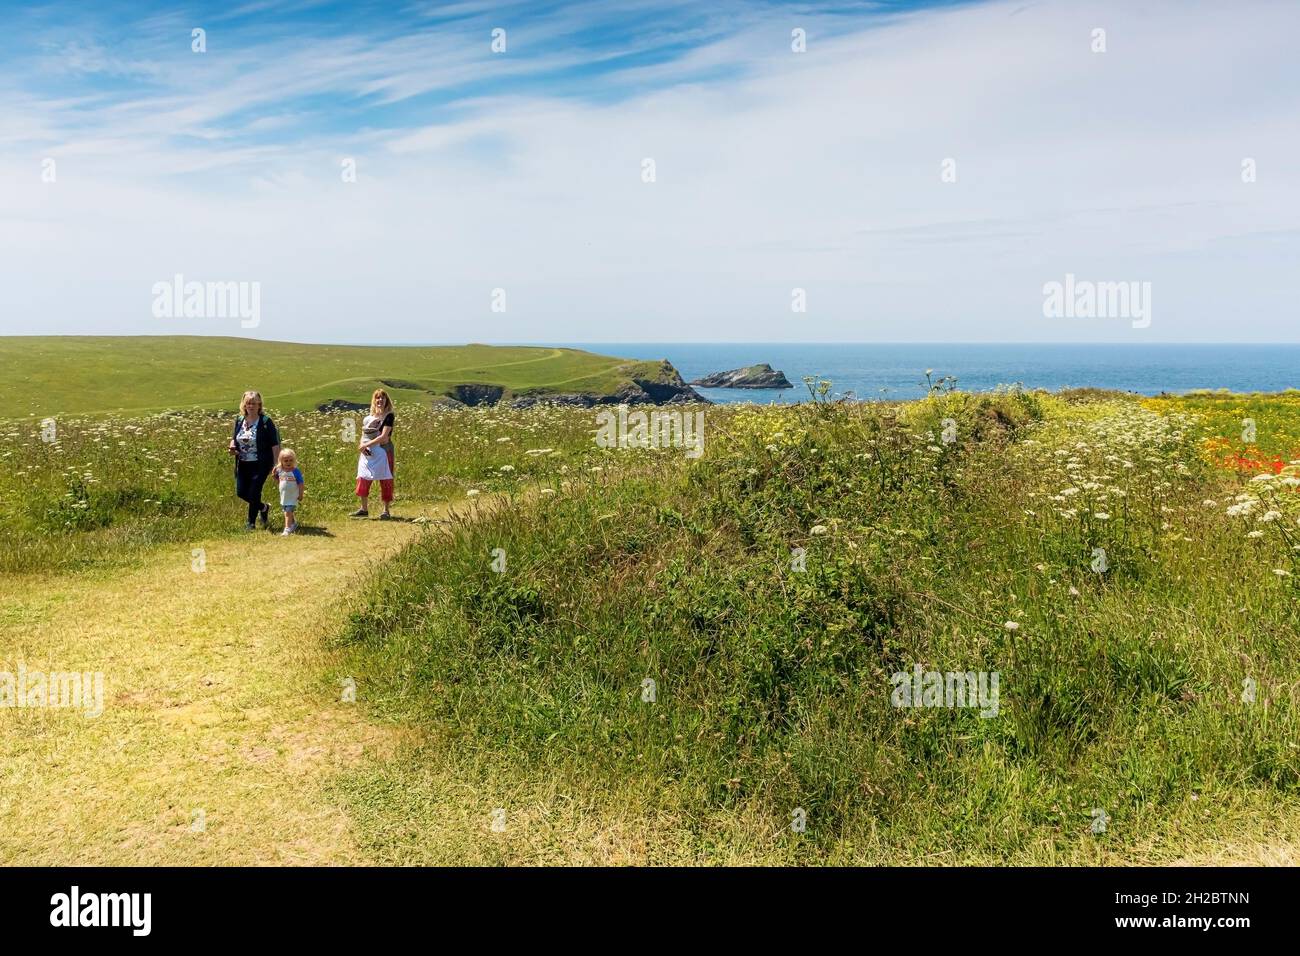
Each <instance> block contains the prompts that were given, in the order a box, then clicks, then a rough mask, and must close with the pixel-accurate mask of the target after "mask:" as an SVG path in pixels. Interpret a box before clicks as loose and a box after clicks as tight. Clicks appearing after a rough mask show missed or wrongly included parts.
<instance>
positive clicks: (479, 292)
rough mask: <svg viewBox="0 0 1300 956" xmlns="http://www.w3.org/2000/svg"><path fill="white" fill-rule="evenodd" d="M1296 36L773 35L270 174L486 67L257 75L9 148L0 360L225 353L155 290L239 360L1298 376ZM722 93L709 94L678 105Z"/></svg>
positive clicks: (1285, 29) (999, 13) (1185, 8)
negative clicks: (1070, 295)
mask: <svg viewBox="0 0 1300 956" xmlns="http://www.w3.org/2000/svg"><path fill="white" fill-rule="evenodd" d="M792 23H794V25H804V24H806V25H807V26H806V28H807V29H808V36H809V50H808V52H807V53H805V54H793V53H791V52H790V50H789V30H790V27H791V24H792ZM1098 26H1101V27H1104V28H1105V29H1106V30H1107V45H1108V51H1107V52H1106V53H1104V54H1094V53H1092V52H1091V51H1090V49H1089V41H1090V32H1091V30H1092V29H1093V28H1094V27H1098ZM1297 27H1300V11H1298V10H1297V9H1296V8H1294V7H1290V6H1284V5H1276V4H1269V3H1264V2H1259V3H1241V4H1234V5H1231V6H1225V5H1219V4H1211V3H1187V2H1174V0H1166V2H1163V3H1152V4H1145V5H1143V6H1142V7H1141V8H1134V7H1133V5H1131V4H1128V3H1124V2H1120V0H1116V2H1109V3H1092V4H1087V5H1079V4H1068V5H1067V4H1048V3H1045V4H1037V5H1033V6H1029V7H1024V6H1023V4H1017V3H1008V4H993V5H987V6H979V7H966V8H957V9H945V10H939V11H931V12H925V13H918V14H915V15H910V16H907V17H898V18H894V17H891V18H889V19H888V20H886V21H881V22H875V21H863V22H862V23H860V24H858V25H857V26H855V27H854V28H853V29H852V30H850V29H848V27H847V24H846V21H845V20H844V19H843V18H825V19H819V18H816V17H812V16H808V17H792V15H791V14H789V13H780V12H777V11H773V12H771V13H770V14H769V15H768V16H767V17H766V18H764V19H757V18H755V17H752V16H751V17H748V18H746V19H744V20H743V21H740V22H738V23H737V28H736V31H735V32H734V33H733V34H731V35H728V36H726V37H725V38H724V39H722V40H720V41H719V42H717V43H714V44H710V45H706V46H704V47H701V48H700V49H698V50H696V51H695V52H694V53H692V54H691V55H690V56H689V57H686V58H683V59H682V60H680V61H677V62H674V63H671V64H667V65H662V66H656V67H647V68H645V70H644V71H642V72H641V73H640V75H638V76H635V77H633V76H631V75H624V76H622V77H621V79H620V80H619V83H620V85H622V84H624V83H627V82H631V81H632V80H635V81H636V82H638V83H643V82H646V81H648V80H650V79H653V81H654V84H655V89H654V90H653V91H651V92H645V93H642V94H640V95H637V96H633V97H630V98H627V99H621V100H619V101H618V102H615V103H607V104H601V103H600V102H599V98H598V97H593V98H592V99H591V100H590V101H585V102H584V101H579V100H575V99H573V98H560V97H555V96H552V97H546V96H542V95H540V94H539V95H532V96H520V95H517V94H516V95H511V96H501V97H494V98H481V99H478V100H475V101H472V102H462V103H460V104H458V105H457V106H456V107H455V110H454V112H453V114H452V115H453V116H455V117H458V118H454V119H452V120H449V121H446V122H439V123H430V124H428V125H427V126H425V127H423V128H408V127H406V126H402V127H398V128H393V129H386V128H384V127H383V125H382V124H379V123H376V124H374V125H373V126H371V127H370V128H367V129H362V130H358V131H356V132H352V133H349V134H346V135H339V136H338V137H337V138H335V137H331V136H328V135H325V134H322V133H320V132H314V133H312V134H311V135H310V136H304V137H302V138H300V139H298V140H296V141H294V140H288V139H276V140H274V141H272V142H270V143H264V142H261V141H257V142H249V141H248V139H247V137H246V136H243V135H242V134H241V135H232V132H231V129H230V127H228V126H227V125H224V124H220V123H218V121H219V120H221V119H222V118H223V117H229V116H232V115H236V114H239V113H240V112H241V111H243V110H247V109H248V108H249V107H250V106H266V107H275V105H276V104H278V103H282V102H287V101H289V100H291V99H292V98H293V97H297V96H302V95H318V94H322V93H324V92H326V91H331V90H335V91H336V90H338V89H340V88H341V87H342V86H346V85H347V84H354V85H355V87H356V89H358V90H363V91H368V92H370V93H373V94H375V95H377V96H380V97H381V98H383V99H384V100H394V99H398V98H401V97H404V96H410V95H413V94H415V93H417V92H419V91H421V90H428V89H438V88H442V87H443V86H445V85H447V84H454V83H459V82H462V81H463V80H464V79H465V78H467V77H471V76H474V75H476V74H477V72H478V71H481V70H482V69H484V68H485V67H484V66H483V65H482V63H481V60H482V57H480V56H478V54H473V55H470V54H467V53H465V52H464V51H463V50H459V49H457V48H455V46H454V44H449V45H448V46H447V47H446V48H445V49H443V50H442V52H443V53H445V54H446V55H445V56H438V57H431V56H429V55H428V53H429V52H430V51H429V49H428V47H427V46H422V45H421V44H420V43H417V42H412V41H410V40H405V41H401V40H394V41H391V42H388V43H385V44H381V45H379V46H377V47H376V46H370V47H366V48H364V49H363V48H361V47H360V46H359V45H358V43H357V42H356V41H355V40H351V39H341V40H337V41H333V42H331V43H330V44H329V45H327V46H326V47H325V48H323V49H316V50H314V51H312V52H311V53H310V54H308V53H303V54H302V55H294V56H287V57H285V58H283V59H281V60H276V61H274V62H270V61H267V60H266V59H265V57H260V58H259V57H253V56H250V55H248V54H246V53H245V54H240V55H239V56H237V57H236V58H235V62H236V63H237V65H238V68H237V69H235V68H234V67H229V66H227V67H225V68H223V69H224V70H232V69H233V70H234V72H235V73H237V74H238V75H237V76H233V75H228V74H226V73H223V76H225V77H226V79H225V80H223V82H222V83H221V85H220V87H219V88H215V89H209V88H207V87H205V86H204V85H203V83H202V82H200V80H199V79H197V78H195V77H192V76H189V77H187V76H173V77H172V87H170V88H169V89H168V90H167V91H166V92H164V93H162V94H159V95H158V96H156V97H151V98H148V99H142V100H140V101H138V102H135V103H132V104H127V105H123V106H119V107H115V108H114V109H113V110H112V111H111V112H110V113H109V114H107V116H108V117H109V118H108V119H107V120H105V121H104V122H103V123H102V124H98V125H95V124H92V126H91V128H89V129H82V130H72V129H70V128H69V127H66V126H62V125H60V124H59V123H58V122H54V121H51V120H49V119H48V118H43V116H42V114H41V109H40V104H39V103H35V104H34V103H32V102H30V101H28V102H26V103H23V104H21V106H22V108H21V109H19V110H17V111H16V112H15V113H12V114H9V116H8V118H7V119H5V120H0V142H9V143H13V142H25V144H26V145H25V148H26V149H28V150H29V152H28V154H27V155H25V156H24V155H22V154H21V153H20V152H15V151H13V150H7V151H6V153H5V155H4V158H3V159H0V209H3V210H4V211H3V212H2V213H0V259H2V261H3V263H4V265H3V266H0V316H3V318H0V330H3V331H9V332H25V333H39V332H44V331H80V332H90V331H95V332H103V333H109V332H164V331H165V332H178V331H195V332H199V331H202V332H215V331H221V332H229V333H231V334H238V332H237V331H236V330H235V329H226V328H222V327H220V324H219V323H217V324H209V325H204V326H188V325H185V324H184V323H179V322H177V323H172V324H170V325H167V327H165V328H163V327H161V326H160V323H159V322H158V321H157V320H154V319H152V318H151V317H150V315H149V303H150V301H151V300H150V296H149V290H150V287H151V285H152V283H153V282H155V281H157V280H159V279H162V278H166V277H169V276H171V275H172V274H174V273H176V272H182V273H184V274H185V275H186V276H189V277H194V278H200V279H245V280H258V281H261V282H262V284H263V290H264V291H263V303H264V304H263V323H262V326H261V328H260V329H258V330H257V331H258V334H260V335H264V336H266V337H270V338H283V339H302V340H317V339H322V340H323V339H330V340H350V341H420V340H423V341H463V340H476V341H508V340H513V341H538V340H550V341H581V340H584V339H585V340H592V341H614V340H620V339H621V340H627V341H645V340H664V341H681V340H705V341H716V340H729V339H737V340H894V341H909V340H957V341H971V340H992V341H999V340H1039V339H1041V340H1056V341H1061V340H1065V341H1071V340H1140V341H1158V340H1172V341H1177V340H1182V341H1194V340H1201V341H1205V340H1209V341H1238V340H1241V341H1246V340H1255V341H1276V340H1295V339H1296V337H1297V336H1296V331H1295V328H1296V327H1295V325H1294V323H1293V322H1291V321H1289V319H1290V307H1291V303H1292V302H1294V300H1295V297H1296V294H1297V292H1298V291H1300V289H1297V279H1296V270H1295V269H1294V261H1295V258H1296V253H1297V251H1300V249H1298V248H1297V231H1296V230H1297V228H1300V221H1298V219H1300V174H1298V173H1297V171H1296V166H1295V163H1294V161H1293V160H1294V157H1295V156H1296V155H1300V130H1297V128H1296V124H1295V115H1294V102H1295V97H1296V93H1297V92H1298V90H1297V87H1298V86H1300V83H1298V82H1297V80H1298V79H1300V67H1297V66H1296V65H1295V63H1294V62H1293V60H1294V58H1293V56H1292V54H1291V50H1290V49H1289V48H1288V39H1287V38H1289V37H1294V36H1295V35H1296V30H1297ZM545 34H546V31H544V30H539V31H538V35H539V36H543V35H545ZM561 34H562V31H560V30H556V31H554V33H553V35H554V36H559V35H561ZM539 42H545V41H539ZM512 43H513V39H512ZM484 45H486V43H484ZM537 56H539V57H542V58H544V59H545V60H546V62H547V63H548V64H550V65H562V64H567V63H572V62H574V61H575V60H576V59H579V58H580V56H579V54H578V53H577V52H575V51H574V50H572V49H569V48H567V47H564V48H559V49H554V50H549V51H546V52H541V51H538V52H537ZM118 68H119V69H125V68H126V67H122V66H119V67H118ZM491 68H496V66H495V64H493V65H492V66H491ZM506 68H510V69H519V70H525V69H527V70H532V69H536V68H537V63H532V64H531V65H525V64H523V63H522V61H521V63H520V64H519V65H518V66H510V67H506ZM712 68H718V69H720V70H723V71H724V72H726V73H727V74H729V78H726V79H710V80H709V81H707V82H688V80H689V78H691V77H693V76H697V75H700V73H701V71H705V72H707V71H708V70H709V69H712ZM171 69H172V70H173V71H175V69H176V67H175V66H173V67H172V68H171ZM6 112H7V111H6ZM283 114H284V116H285V117H286V119H285V121H284V122H285V124H286V126H288V127H292V119H293V117H292V104H291V103H287V105H285V107H284V110H283ZM56 115H63V114H62V113H61V112H58V113H56ZM268 122H270V121H268V120H264V119H260V118H252V119H250V120H249V121H248V123H247V127H240V128H239V129H238V130H237V132H239V131H242V132H247V128H248V127H251V128H252V129H253V130H254V131H264V127H265V126H266V124H267V123H268ZM57 133H62V134H63V135H64V136H65V137H66V138H65V139H64V140H63V141H62V142H57V141H54V140H52V139H51V137H52V136H53V135H55V134H57ZM182 134H183V135H182ZM204 135H207V136H208V139H207V141H206V142H203V143H202V144H199V143H198V142H196V140H197V138H198V137H201V136H204ZM24 138H25V139H24ZM226 138H231V139H233V140H234V141H233V142H225V141H224V140H225V139H226ZM45 155H52V156H55V157H56V158H57V159H58V160H59V179H58V182H57V183H56V184H54V185H43V184H41V183H40V181H39V173H40V168H39V161H40V158H41V157H42V156H45ZM347 156H355V158H356V159H357V161H358V164H359V173H360V181H359V182H358V183H356V184H345V183H343V182H341V180H340V175H339V170H340V167H339V163H340V160H341V158H343V157H347ZM645 157H652V158H653V159H654V160H655V162H656V165H657V173H658V181H657V182H655V183H654V184H646V183H643V182H641V179H640V170H641V162H642V159H643V158H645ZM948 157H951V158H953V159H954V160H955V161H956V168H957V174H958V178H957V182H956V183H950V184H949V183H943V182H941V181H940V163H941V161H942V160H943V159H945V158H948ZM1244 157H1253V158H1254V159H1255V160H1256V161H1257V162H1258V169H1259V178H1258V182H1256V183H1253V184H1243V183H1242V182H1241V178H1240V163H1241V161H1242V159H1243V158H1244ZM1066 272H1073V273H1075V274H1077V275H1079V276H1081V277H1086V278H1092V279H1097V280H1126V279H1133V280H1140V281H1150V282H1152V283H1153V287H1154V316H1153V322H1152V325H1151V328H1150V329H1146V330H1143V331H1142V332H1136V331H1134V330H1131V329H1130V327H1129V326H1128V324H1127V323H1122V322H1117V323H1105V322H1100V323H1099V322H1096V321H1094V322H1092V323H1086V322H1082V321H1073V322H1069V321H1064V320H1048V319H1044V318H1043V316H1042V311H1041V305H1042V294H1041V289H1042V285H1043V284H1044V283H1045V282H1048V281H1052V280H1054V279H1060V278H1061V277H1062V276H1063V275H1064V274H1065V273H1066ZM792 286H799V287H802V288H806V289H807V291H808V298H809V312H808V314H806V315H799V316H796V315H792V314H791V313H790V311H789V297H790V289H791V287H792ZM494 287H504V288H506V289H507V291H508V302H509V311H508V312H507V313H505V314H504V315H501V314H494V313H491V312H490V311H489V309H488V302H489V295H490V292H491V289H493V288H494ZM1139 335H1140V336H1141V338H1140V339H1139V338H1138V336H1139Z"/></svg>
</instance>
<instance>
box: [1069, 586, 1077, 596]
mask: <svg viewBox="0 0 1300 956" xmlns="http://www.w3.org/2000/svg"><path fill="white" fill-rule="evenodd" d="M1078 596H1079V589H1078V588H1076V587H1075V586H1074V585H1073V584H1071V585H1070V597H1078Z"/></svg>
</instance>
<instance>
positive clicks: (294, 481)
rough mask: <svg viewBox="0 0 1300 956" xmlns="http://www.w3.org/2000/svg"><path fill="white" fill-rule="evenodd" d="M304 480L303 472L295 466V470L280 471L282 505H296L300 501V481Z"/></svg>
mask: <svg viewBox="0 0 1300 956" xmlns="http://www.w3.org/2000/svg"><path fill="white" fill-rule="evenodd" d="M300 481H302V472H301V471H299V470H298V469H297V468H295V469H294V470H293V471H281V472H280V505H281V507H283V506H284V505H296V504H297V503H298V482H300Z"/></svg>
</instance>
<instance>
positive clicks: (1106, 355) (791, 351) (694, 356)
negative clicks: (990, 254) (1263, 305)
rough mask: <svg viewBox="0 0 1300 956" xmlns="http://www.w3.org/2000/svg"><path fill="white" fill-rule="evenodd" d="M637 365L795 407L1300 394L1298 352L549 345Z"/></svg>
mask: <svg viewBox="0 0 1300 956" xmlns="http://www.w3.org/2000/svg"><path fill="white" fill-rule="evenodd" d="M535 344H539V345H547V346H550V347H566V348H579V349H586V350H588V351H591V352H599V353H601V354H605V355H616V356H620V357H623V358H630V359H667V360H668V361H669V362H671V363H672V364H673V366H674V367H675V368H676V369H677V370H678V371H679V372H681V374H682V377H683V378H684V379H686V380H687V381H692V380H694V379H697V378H701V377H703V376H705V375H709V374H711V373H713V372H722V371H727V370H729V369H734V368H741V367H743V366H747V365H756V364H759V363H762V362H767V363H768V364H770V365H771V366H772V367H773V368H774V369H778V370H779V371H782V372H784V373H785V375H786V377H787V378H788V379H789V380H790V382H791V383H792V384H793V385H794V388H788V389H725V388H699V389H698V391H699V392H700V394H701V395H703V396H705V397H706V398H708V399H710V400H711V401H714V402H722V403H726V402H745V401H749V402H759V403H762V404H767V403H769V402H793V401H801V400H804V399H806V398H807V397H808V390H807V388H806V387H805V385H804V382H803V379H804V377H805V376H812V377H814V378H818V379H825V380H829V381H830V382H831V383H832V389H831V393H832V394H833V395H834V396H836V397H854V398H858V399H881V398H886V399H888V398H917V397H920V396H923V395H925V394H926V385H925V373H926V371H927V370H931V376H932V378H934V379H936V380H937V379H938V378H940V377H941V376H945V375H951V376H955V377H956V379H957V388H958V389H961V390H963V391H972V392H982V391H989V390H991V389H994V388H997V387H999V386H1006V385H1022V386H1024V387H1025V388H1043V389H1049V390H1052V391H1055V390H1058V389H1062V388H1104V389H1114V390H1116V391H1122V392H1134V393H1137V394H1140V395H1159V394H1161V393H1167V394H1185V393H1187V392H1190V391H1197V390H1201V389H1211V390H1217V389H1227V390H1228V391H1232V392H1281V391H1285V390H1286V389H1289V388H1298V387H1300V344H1295V343H1277V344H1265V343H1261V344H1250V345H1231V344H1219V343H1204V344H1162V343H1150V344H1141V345H1131V344H1118V343H1113V344H1097V343H1089V344H1081V343H1079V344H1075V343H1052V344H1031V343H945V344H936V343H888V344H876V343H848V342H845V343H788V342H780V343H778V342H768V343H763V342H752V343H740V342H718V343H700V342H681V343H672V342H639V343H635V342H634V343H629V342H546V343H535Z"/></svg>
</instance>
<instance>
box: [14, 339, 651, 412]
mask: <svg viewBox="0 0 1300 956" xmlns="http://www.w3.org/2000/svg"><path fill="white" fill-rule="evenodd" d="M656 368H657V365H656V363H650V362H635V361H630V360H627V359H619V358H612V357H609V356H603V355H595V354H593V353H590V352H582V351H579V350H577V349H560V348H530V347H522V346H491V345H457V346H437V347H417V346H358V345H302V344H298V343H293V342H264V341H255V340H250V339H240V338H224V337H203V336H130V337H115V336H15V337H7V338H4V339H0V407H3V409H4V411H3V412H0V418H23V417H27V416H31V415H79V414H106V413H119V412H130V413H136V412H149V411H162V410H170V409H178V408H205V409H207V408H211V409H232V408H234V407H235V406H236V404H237V403H238V401H239V397H240V395H241V394H242V393H243V392H244V390H245V389H248V388H256V389H258V390H259V391H261V393H262V395H263V397H264V399H265V400H266V405H267V408H268V409H269V410H270V411H272V412H273V413H275V414H284V413H285V412H291V411H301V410H308V409H312V408H315V407H317V406H318V405H321V404H322V403H325V402H328V401H330V400H333V399H343V400H346V401H353V402H364V401H368V400H369V398H370V394H371V392H373V391H374V389H376V388H379V387H384V388H387V389H388V391H389V393H390V394H391V395H392V396H393V399H394V401H398V402H400V401H403V400H406V401H411V400H420V401H425V400H428V399H429V398H430V397H431V395H440V394H445V393H446V391H447V390H448V389H449V388H451V387H453V386H455V385H460V384H470V383H490V384H495V385H501V386H504V387H505V388H506V389H507V390H508V391H509V392H512V393H516V394H518V393H528V394H537V393H552V392H553V393H561V392H599V393H602V394H608V393H612V392H614V391H616V390H617V389H618V387H619V386H620V385H622V384H624V383H626V382H628V381H629V380H630V378H631V377H632V376H641V375H645V374H653V372H654V370H655V369H656Z"/></svg>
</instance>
